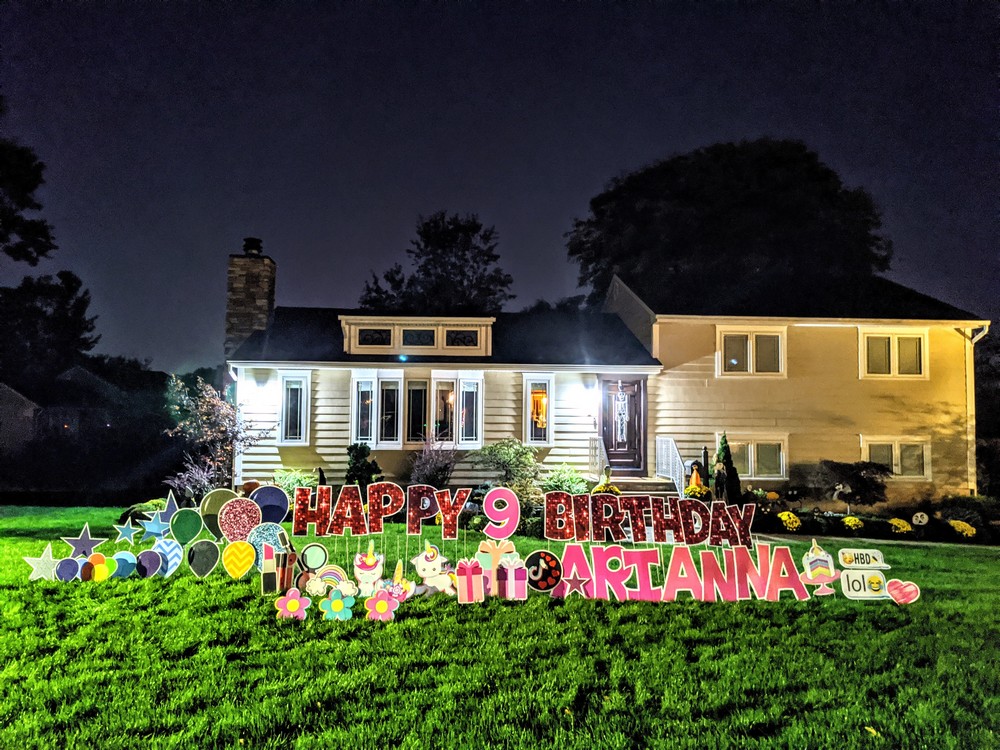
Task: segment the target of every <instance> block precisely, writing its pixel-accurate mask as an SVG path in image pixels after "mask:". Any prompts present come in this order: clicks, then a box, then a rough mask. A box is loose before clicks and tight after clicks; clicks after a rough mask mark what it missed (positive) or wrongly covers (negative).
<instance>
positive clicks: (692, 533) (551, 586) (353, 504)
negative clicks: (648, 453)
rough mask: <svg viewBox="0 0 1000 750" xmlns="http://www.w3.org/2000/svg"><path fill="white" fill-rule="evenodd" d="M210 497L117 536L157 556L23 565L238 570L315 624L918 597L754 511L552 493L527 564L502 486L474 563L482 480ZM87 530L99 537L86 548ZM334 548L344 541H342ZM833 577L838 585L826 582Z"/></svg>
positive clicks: (40, 574) (105, 574) (885, 566)
mask: <svg viewBox="0 0 1000 750" xmlns="http://www.w3.org/2000/svg"><path fill="white" fill-rule="evenodd" d="M262 490H265V491H263V492H262ZM219 493H222V494H219ZM210 495H212V497H211V498H206V501H205V502H203V503H202V507H201V508H199V509H197V510H192V511H191V512H192V513H197V514H198V515H199V516H201V521H202V522H203V523H196V521H198V519H196V518H194V517H191V518H187V519H185V523H183V524H180V523H178V524H173V523H171V524H167V523H165V522H164V519H163V518H162V517H161V514H160V513H156V514H154V517H153V518H151V519H148V520H147V521H145V522H142V525H143V527H144V528H146V529H147V530H149V529H155V530H156V531H155V533H153V532H152V531H151V532H149V533H148V534H147V535H146V536H145V537H143V539H142V540H139V541H134V535H132V534H124V535H123V534H119V537H118V539H117V540H116V541H115V543H114V546H116V547H117V546H118V545H119V543H125V544H127V545H128V546H129V547H132V546H133V545H134V546H136V547H139V546H143V545H144V544H145V543H146V542H147V540H148V541H150V543H151V544H152V545H153V546H152V548H151V549H148V550H139V549H135V550H134V551H124V550H120V551H116V552H109V554H108V555H107V556H106V555H104V554H101V553H98V552H96V547H97V546H99V545H100V544H104V543H106V540H104V539H101V538H92V537H90V536H89V527H86V526H85V528H84V529H83V532H82V533H81V534H80V536H78V537H68V538H67V542H66V543H67V544H69V545H70V546H71V547H72V553H70V556H68V557H65V558H62V559H60V558H58V557H56V556H54V555H53V552H52V550H51V546H52V545H51V544H49V546H48V547H46V549H45V552H44V554H43V555H42V556H41V557H38V558H25V561H26V562H27V563H28V564H29V565H30V566H31V569H32V570H31V576H30V578H31V580H36V579H43V580H56V579H58V580H61V581H67V582H68V581H82V582H86V585H114V583H113V582H111V583H107V582H108V581H109V580H112V581H113V579H114V578H121V577H127V576H129V575H131V574H132V573H133V572H138V573H139V574H140V575H142V576H145V577H150V576H163V577H165V576H172V575H173V576H174V577H176V576H178V575H183V572H184V569H185V568H189V569H190V571H191V572H192V573H193V574H194V575H195V576H197V577H198V578H204V577H207V576H208V575H210V574H212V572H213V571H214V570H216V566H217V563H218V562H219V561H220V560H221V562H222V565H221V566H220V567H221V568H222V569H224V570H225V572H226V573H227V574H228V575H229V576H230V577H232V578H233V579H235V580H242V579H246V578H248V577H249V578H253V579H254V580H256V581H257V582H258V584H259V585H260V589H261V592H262V593H263V594H265V595H268V594H277V595H278V597H277V599H276V601H275V602H274V606H275V608H276V610H277V616H278V617H279V618H292V619H297V620H302V619H305V618H306V616H307V614H308V612H309V611H310V607H311V605H312V601H313V599H317V600H318V602H319V605H318V607H317V608H315V609H312V610H311V611H312V612H314V613H317V614H318V615H319V616H322V617H323V618H324V619H333V620H346V619H350V618H351V617H353V615H354V611H355V605H356V603H357V605H358V606H357V610H358V613H359V614H361V613H362V612H363V613H364V616H365V617H366V618H367V619H369V620H373V621H390V620H393V619H395V617H396V613H397V610H398V608H399V607H400V605H402V604H403V603H404V602H406V601H407V600H409V599H410V598H412V597H414V596H420V595H443V596H448V597H456V599H457V601H458V603H460V604H474V603H482V602H486V601H488V600H489V599H491V598H500V599H509V600H512V601H524V600H525V599H527V598H528V596H529V589H530V591H531V592H533V593H532V595H534V596H538V595H545V596H553V597H559V598H568V597H571V596H573V595H574V594H575V595H577V596H579V597H581V598H587V599H615V600H618V601H649V602H669V601H675V600H677V599H681V598H688V599H696V600H700V601H708V602H735V601H742V600H747V599H762V600H766V601H779V600H780V599H782V598H783V596H784V598H793V599H795V600H796V601H804V600H807V599H810V598H813V597H832V596H836V595H837V594H838V593H839V594H840V595H842V596H843V597H844V598H846V599H852V600H860V601H868V600H886V599H889V600H892V601H893V602H895V603H896V604H911V603H913V602H914V601H916V600H917V599H918V598H919V596H920V589H919V587H918V586H917V585H916V584H915V583H913V582H910V581H902V580H899V579H896V578H889V577H888V576H887V574H886V571H888V570H890V569H891V566H890V565H889V563H888V562H887V561H886V559H885V557H884V556H883V555H882V553H881V552H880V551H879V550H873V549H860V548H856V547H849V548H844V549H841V550H839V551H838V552H837V554H836V555H834V554H831V553H830V552H827V551H826V550H824V549H823V548H822V547H821V546H820V545H819V544H818V543H817V541H816V540H813V543H812V546H811V547H810V548H809V549H808V550H807V551H806V553H805V554H804V555H803V556H802V558H801V566H800V565H799V563H798V561H797V560H796V558H795V557H794V556H793V555H792V552H791V548H790V547H789V546H786V545H783V544H774V545H772V544H769V543H765V542H762V541H761V540H759V539H757V540H755V539H754V538H753V536H752V535H751V526H752V523H753V519H754V514H755V511H756V508H755V506H754V505H753V504H747V505H743V506H736V505H727V504H726V503H724V502H719V501H716V502H713V503H711V504H706V503H703V502H701V501H699V500H695V499H690V498H679V497H660V496H656V495H625V496H617V495H612V494H603V493H596V494H581V495H569V494H567V493H564V492H549V493H547V494H546V495H545V502H544V506H543V528H544V532H545V538H546V539H547V540H548V541H549V542H551V544H549V545H547V546H549V549H533V550H532V551H531V552H530V554H528V555H527V557H526V559H522V558H521V556H520V554H519V553H518V551H517V548H516V546H515V544H514V541H513V540H512V539H511V537H512V536H513V534H514V532H515V530H516V529H517V527H518V523H519V521H520V518H521V503H520V501H519V500H518V498H517V496H516V494H515V493H514V492H513V491H511V490H509V489H507V488H503V487H499V488H495V489H492V490H490V492H488V493H487V494H486V496H485V498H484V499H483V507H482V510H483V513H484V514H485V516H486V518H487V520H488V523H487V524H486V526H485V528H484V530H483V531H484V534H485V537H486V538H485V539H483V540H482V541H480V542H479V544H478V551H477V552H476V554H475V555H474V556H471V557H469V556H467V555H466V556H461V555H455V556H456V557H461V559H457V560H454V561H452V560H449V559H448V557H447V556H446V555H445V554H444V550H443V547H444V544H445V543H446V542H448V541H452V540H457V539H458V518H459V514H460V513H461V512H462V511H463V510H465V509H466V505H467V503H468V501H469V498H470V497H471V495H472V491H471V489H458V490H456V491H455V492H454V493H453V492H452V491H450V490H439V489H436V488H434V487H431V486H429V485H412V486H410V487H408V488H406V489H405V490H404V489H403V488H402V487H400V486H399V485H397V484H394V483H392V482H377V483H374V484H371V485H369V486H368V487H367V489H366V491H364V492H362V490H361V489H360V487H358V486H357V485H346V486H344V487H342V488H340V489H339V491H338V492H337V495H336V499H334V488H333V487H331V486H320V487H318V488H316V489H315V490H312V489H309V488H306V487H300V488H297V489H296V490H295V492H294V497H293V499H292V502H290V503H289V502H288V498H287V496H285V495H284V493H283V491H282V490H281V489H280V488H277V487H266V488H259V489H258V490H255V491H254V492H253V493H251V495H250V497H249V498H239V497H235V493H232V492H231V491H228V490H216V491H214V493H210ZM208 500H211V502H208ZM251 506H254V507H251ZM289 507H290V508H291V511H292V517H291V532H292V533H291V535H289V534H288V533H287V531H286V529H285V527H284V526H282V524H281V521H282V520H283V512H284V511H282V512H280V513H279V512H277V511H276V510H275V509H283V508H289ZM180 512H181V511H179V512H178V514H179V513H180ZM437 514H440V520H441V540H442V544H441V546H440V547H439V546H438V545H436V544H434V543H432V541H431V540H428V539H425V538H423V539H422V549H421V550H420V551H419V552H418V553H417V554H416V555H415V556H413V557H412V558H411V557H410V556H409V554H406V555H404V556H401V557H399V559H397V560H395V561H394V563H395V566H394V568H391V569H392V570H393V571H394V572H393V574H392V576H391V578H390V577H387V570H389V569H390V567H389V565H388V562H389V561H388V560H387V559H386V554H385V552H384V550H383V551H382V552H379V551H377V550H376V539H377V538H378V537H377V535H380V534H382V533H383V531H384V529H385V522H386V519H388V518H390V517H400V518H402V519H403V520H404V522H405V526H406V535H407V538H409V537H416V536H420V537H422V535H423V534H424V533H426V532H425V523H424V522H425V521H426V520H427V519H430V518H433V517H435V516H436V515H437ZM122 528H125V527H122ZM430 528H433V527H430ZM348 531H349V532H350V535H351V536H352V537H355V536H357V537H360V536H369V537H370V538H369V543H368V545H367V550H365V551H362V550H361V549H360V548H359V549H358V551H357V554H355V555H353V556H351V555H350V553H349V552H347V545H345V546H344V553H345V554H346V555H347V557H346V558H345V559H344V560H334V559H330V557H331V555H330V552H329V549H328V548H327V546H326V544H325V543H324V538H326V537H331V536H332V537H338V536H346V535H347V532H348ZM310 532H311V533H312V534H314V536H315V537H317V540H316V541H313V542H310V543H309V544H306V545H304V546H303V547H302V548H301V550H299V551H298V552H297V551H296V548H295V542H294V541H293V540H297V539H299V538H301V537H303V536H306V535H308V534H309V533H310ZM150 537H151V539H150ZM171 537H172V538H171ZM80 539H85V540H86V541H87V542H88V545H80V544H76V543H77V542H78V541H79V540H80ZM71 542H73V544H70V543H71ZM84 546H86V547H87V548H86V549H83V547H84ZM533 546H534V547H537V546H538V545H533ZM333 547H334V550H336V544H334V545H333ZM457 547H458V545H455V548H456V551H457ZM407 558H408V559H407ZM129 560H131V561H133V563H134V564H131V565H129V564H128V562H129ZM136 561H138V562H136ZM342 565H343V567H342ZM838 565H839V567H838ZM345 568H346V569H345ZM348 571H351V572H353V577H352V576H351V575H350V574H349V573H348ZM217 575H218V574H217ZM407 575H411V576H412V577H413V581H411V580H408V579H407ZM415 581H419V583H415ZM835 582H836V583H839V592H838V590H837V589H836V588H834V587H832V586H830V584H831V583H835Z"/></svg>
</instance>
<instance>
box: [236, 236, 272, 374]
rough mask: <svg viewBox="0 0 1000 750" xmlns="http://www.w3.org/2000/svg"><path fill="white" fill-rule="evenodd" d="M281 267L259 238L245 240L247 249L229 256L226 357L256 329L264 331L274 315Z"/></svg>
mask: <svg viewBox="0 0 1000 750" xmlns="http://www.w3.org/2000/svg"><path fill="white" fill-rule="evenodd" d="M276 271H277V266H276V265H275V263H274V261H273V260H272V259H271V258H269V257H268V256H266V255H264V251H263V243H262V242H261V241H260V240H259V239H257V238H256V237H246V238H245V239H244V240H243V252H242V253H234V254H233V255H230V256H229V272H228V273H227V275H226V360H227V361H228V360H229V358H230V357H231V356H232V355H233V352H235V351H236V350H237V349H238V348H239V346H240V344H242V343H243V342H244V341H246V340H247V339H248V338H249V337H250V334H252V333H253V332H254V331H264V330H266V329H267V327H268V325H269V324H270V323H271V316H272V315H273V314H274V279H275V272H276Z"/></svg>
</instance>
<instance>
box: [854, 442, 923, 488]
mask: <svg viewBox="0 0 1000 750" xmlns="http://www.w3.org/2000/svg"><path fill="white" fill-rule="evenodd" d="M886 443H890V444H892V476H890V477H888V480H889V481H891V482H930V481H932V479H933V476H932V473H931V439H930V437H929V436H927V435H862V436H861V460H862V461H870V460H871V458H870V454H869V452H868V446H869V445H872V444H876V445H884V444H886ZM900 445H920V446H922V447H923V449H924V473H923V476H904V475H902V474H900V473H899V469H900V454H899V446H900Z"/></svg>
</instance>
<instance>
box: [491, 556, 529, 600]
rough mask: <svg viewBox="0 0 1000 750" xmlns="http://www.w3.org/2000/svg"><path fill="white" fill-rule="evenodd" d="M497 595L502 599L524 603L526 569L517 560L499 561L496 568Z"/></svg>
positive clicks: (526, 590)
mask: <svg viewBox="0 0 1000 750" xmlns="http://www.w3.org/2000/svg"><path fill="white" fill-rule="evenodd" d="M497 594H498V595H499V596H500V597H501V598H503V599H516V600H518V601H522V602H523V601H524V600H525V599H527V598H528V569H527V568H526V567H524V562H523V561H521V560H519V559H507V558H506V557H505V558H504V559H502V560H501V561H500V566H499V567H498V568H497Z"/></svg>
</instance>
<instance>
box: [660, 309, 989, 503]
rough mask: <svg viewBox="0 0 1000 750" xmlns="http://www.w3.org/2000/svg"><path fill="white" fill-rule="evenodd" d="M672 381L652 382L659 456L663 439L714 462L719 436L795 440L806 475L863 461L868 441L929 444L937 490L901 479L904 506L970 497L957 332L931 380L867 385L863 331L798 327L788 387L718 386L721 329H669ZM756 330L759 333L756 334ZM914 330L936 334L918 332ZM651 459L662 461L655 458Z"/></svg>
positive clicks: (937, 341)
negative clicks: (831, 463)
mask: <svg viewBox="0 0 1000 750" xmlns="http://www.w3.org/2000/svg"><path fill="white" fill-rule="evenodd" d="M657 325H658V327H659V331H658V336H657V337H656V338H657V339H658V344H659V351H658V352H654V355H657V356H658V357H659V359H660V360H661V361H662V362H663V363H664V371H663V373H662V374H661V375H660V376H658V377H654V378H650V386H649V425H650V430H649V439H650V449H652V446H653V444H654V442H655V437H656V435H661V436H664V437H672V438H674V439H675V440H676V441H677V443H678V447H679V448H680V451H681V455H682V456H683V457H684V458H685V459H691V458H698V457H700V455H701V448H702V446H703V445H705V446H708V448H709V451H710V452H711V451H712V450H713V449H714V446H715V435H716V432H721V431H727V432H728V433H730V434H754V433H762V434H787V435H788V459H789V461H790V467H789V468H790V469H791V471H792V473H793V477H792V478H793V479H794V474H795V472H796V469H797V468H798V469H801V468H804V467H806V466H809V465H815V464H816V463H818V462H819V461H820V460H821V459H832V460H836V461H845V462H854V461H859V460H861V459H862V455H861V454H862V451H861V437H862V436H863V435H880V436H886V435H894V436H900V437H902V436H928V437H929V438H930V439H931V476H932V479H931V481H930V482H928V481H904V480H897V479H893V480H892V481H891V482H890V483H889V496H890V498H893V499H896V500H900V501H903V500H908V499H910V498H913V497H923V496H925V495H932V494H941V493H945V492H967V491H969V489H970V484H972V485H973V486H974V477H972V476H970V474H969V470H968V463H969V462H968V450H969V445H968V437H967V432H966V414H967V407H968V402H967V394H966V372H965V363H966V357H965V347H966V345H967V341H966V338H965V337H964V336H963V335H962V333H961V332H959V331H956V330H955V329H954V328H947V327H943V326H938V327H931V328H930V329H929V332H928V377H927V378H926V379H908V380H907V379H898V378H892V379H867V378H860V377H859V350H858V347H859V335H858V328H857V326H855V325H844V326H830V327H819V326H804V325H796V324H794V323H791V322H790V323H789V324H788V327H787V335H786V339H785V345H786V347H787V368H786V374H785V375H786V376H785V377H778V378H775V377H753V376H749V377H738V378H732V377H716V375H715V371H716V363H715V351H716V327H715V324H714V323H697V322H692V323H680V322H673V321H671V322H660V323H658V324H657ZM750 328H752V326H750ZM914 330H918V331H919V330H926V328H924V329H920V328H915V329H914ZM649 455H653V454H652V453H650V454H649Z"/></svg>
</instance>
